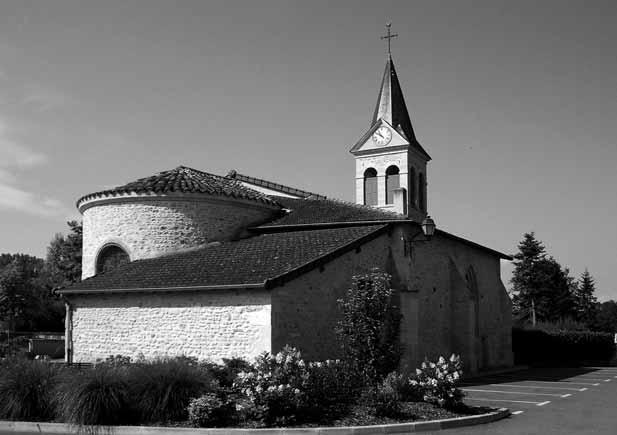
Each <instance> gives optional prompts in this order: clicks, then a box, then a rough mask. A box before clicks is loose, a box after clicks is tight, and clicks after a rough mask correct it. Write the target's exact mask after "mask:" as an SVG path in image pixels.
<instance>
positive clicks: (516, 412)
mask: <svg viewBox="0 0 617 435" xmlns="http://www.w3.org/2000/svg"><path fill="white" fill-rule="evenodd" d="M523 412H525V411H512V415H519V414H522V413H523Z"/></svg>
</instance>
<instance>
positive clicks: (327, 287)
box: [272, 234, 391, 359]
mask: <svg viewBox="0 0 617 435" xmlns="http://www.w3.org/2000/svg"><path fill="white" fill-rule="evenodd" d="M390 243H391V239H390V237H388V235H387V234H384V235H381V236H379V237H378V238H376V239H375V240H372V241H370V242H368V243H367V244H365V245H362V247H361V250H360V252H357V251H356V250H351V251H349V252H347V253H345V254H343V255H342V256H340V257H339V258H337V259H335V260H333V261H332V262H330V263H328V264H326V265H324V267H323V268H322V269H319V268H317V269H313V270H312V271H310V272H308V273H306V274H304V275H302V276H300V277H298V278H296V279H294V280H293V281H290V282H288V283H286V284H285V285H284V286H282V287H278V288H275V289H273V290H272V348H273V351H278V350H280V349H282V348H283V347H284V346H285V345H286V344H289V345H292V346H295V347H297V348H299V349H300V350H301V351H302V354H303V356H305V357H306V358H308V359H328V358H335V357H337V356H338V354H339V348H338V344H337V341H336V336H335V333H334V328H335V327H336V323H337V321H338V309H337V299H339V298H342V297H344V295H345V292H346V291H347V289H348V288H349V287H350V284H351V277H352V276H353V275H356V274H360V273H366V272H369V271H370V270H371V269H373V268H375V267H379V268H380V269H381V270H382V271H384V270H385V268H386V260H387V258H388V252H389V244H390Z"/></svg>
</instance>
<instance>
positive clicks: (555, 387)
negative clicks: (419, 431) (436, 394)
mask: <svg viewBox="0 0 617 435" xmlns="http://www.w3.org/2000/svg"><path fill="white" fill-rule="evenodd" d="M463 388H464V390H465V392H466V394H467V397H466V399H465V400H466V402H467V403H469V404H470V405H478V406H494V407H506V408H510V410H511V411H512V413H513V415H512V416H511V417H509V418H507V419H505V420H501V421H498V422H494V423H489V424H485V425H479V426H472V427H467V428H460V429H449V430H444V431H438V432H423V433H425V434H439V435H454V434H456V435H536V434H541V435H568V434H576V435H580V434H585V435H588V434H594V435H595V434H598V435H599V434H606V435H616V434H617V367H595V368H594V367H588V368H542V369H530V370H524V371H520V372H516V373H511V374H503V375H493V376H487V377H482V378H477V379H473V380H469V381H466V382H465V383H464V384H463ZM0 435H4V433H3V432H0ZM7 435H8V434H7Z"/></svg>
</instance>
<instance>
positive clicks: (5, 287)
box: [0, 261, 32, 331]
mask: <svg viewBox="0 0 617 435" xmlns="http://www.w3.org/2000/svg"><path fill="white" fill-rule="evenodd" d="M24 275H25V274H24V270H23V268H21V269H20V267H19V265H18V263H17V261H13V262H11V263H9V264H8V265H6V266H5V267H4V268H3V269H2V271H0V320H2V321H4V322H6V323H7V324H8V329H9V330H10V331H14V330H15V326H16V322H17V320H18V319H20V318H21V317H22V316H23V315H24V313H25V312H27V311H28V308H29V304H31V303H32V298H31V292H29V289H28V288H27V283H26V279H25V276H24Z"/></svg>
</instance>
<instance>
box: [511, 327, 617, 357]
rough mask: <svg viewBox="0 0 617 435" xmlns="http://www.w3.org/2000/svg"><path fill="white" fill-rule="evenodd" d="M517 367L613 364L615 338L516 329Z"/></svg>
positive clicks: (593, 333)
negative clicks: (539, 364)
mask: <svg viewBox="0 0 617 435" xmlns="http://www.w3.org/2000/svg"><path fill="white" fill-rule="evenodd" d="M512 350H513V352H514V359H515V362H516V364H530V363H537V362H553V363H558V364H563V363H566V364H572V363H579V362H583V361H601V362H606V361H610V360H611V358H613V357H614V355H615V344H614V342H613V334H609V333H604V332H590V331H559V330H558V331H555V330H550V331H548V330H540V329H522V328H513V329H512Z"/></svg>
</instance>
